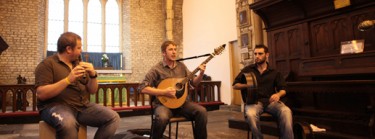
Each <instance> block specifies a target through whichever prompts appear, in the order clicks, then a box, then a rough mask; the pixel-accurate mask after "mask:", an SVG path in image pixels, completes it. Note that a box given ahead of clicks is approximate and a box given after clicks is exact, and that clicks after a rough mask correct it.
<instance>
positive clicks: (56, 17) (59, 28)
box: [47, 0, 64, 51]
mask: <svg viewBox="0 0 375 139" xmlns="http://www.w3.org/2000/svg"><path fill="white" fill-rule="evenodd" d="M48 5H49V6H48V9H49V10H48V39H47V50H48V51H57V39H58V38H59V37H60V34H61V33H63V32H64V0H50V1H49V3H48Z"/></svg>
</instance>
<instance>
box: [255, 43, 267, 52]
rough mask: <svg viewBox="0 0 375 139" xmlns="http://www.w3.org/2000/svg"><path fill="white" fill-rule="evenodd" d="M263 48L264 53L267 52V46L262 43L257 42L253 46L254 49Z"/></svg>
mask: <svg viewBox="0 0 375 139" xmlns="http://www.w3.org/2000/svg"><path fill="white" fill-rule="evenodd" d="M261 48H263V49H264V53H268V47H267V46H265V45H263V44H257V45H255V48H254V49H261Z"/></svg>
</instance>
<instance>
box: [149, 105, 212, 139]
mask: <svg viewBox="0 0 375 139" xmlns="http://www.w3.org/2000/svg"><path fill="white" fill-rule="evenodd" d="M154 115H155V121H154V123H153V127H152V131H153V132H152V138H153V139H161V138H162V137H163V133H164V130H165V128H166V127H167V124H168V122H169V119H170V118H171V117H172V116H174V115H180V116H184V117H186V118H187V119H189V120H193V121H194V122H195V127H194V138H195V139H206V138H207V128H206V125H207V110H206V108H204V107H203V106H201V105H198V104H196V103H193V102H185V103H184V104H183V105H182V106H181V107H180V108H177V109H169V108H167V107H165V106H163V105H162V104H159V105H156V107H155V109H154Z"/></svg>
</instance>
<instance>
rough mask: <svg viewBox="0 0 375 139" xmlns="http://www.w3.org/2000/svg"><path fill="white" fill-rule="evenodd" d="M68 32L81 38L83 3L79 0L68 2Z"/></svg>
mask: <svg viewBox="0 0 375 139" xmlns="http://www.w3.org/2000/svg"><path fill="white" fill-rule="evenodd" d="M68 17H69V19H68V31H70V32H74V33H77V34H78V35H79V36H81V37H83V3H82V1H81V0H70V1H69V14H68Z"/></svg>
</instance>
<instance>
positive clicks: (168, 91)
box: [141, 86, 176, 98]
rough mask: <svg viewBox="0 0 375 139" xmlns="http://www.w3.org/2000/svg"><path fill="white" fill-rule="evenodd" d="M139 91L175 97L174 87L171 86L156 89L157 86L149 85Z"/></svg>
mask: <svg viewBox="0 0 375 139" xmlns="http://www.w3.org/2000/svg"><path fill="white" fill-rule="evenodd" d="M141 93H145V94H149V95H154V96H166V97H171V98H175V97H176V89H174V88H172V87H168V88H166V89H157V88H153V87H150V86H146V87H145V88H143V89H142V90H141Z"/></svg>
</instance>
